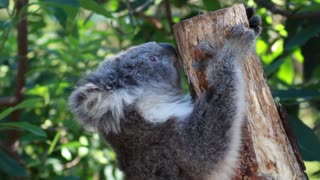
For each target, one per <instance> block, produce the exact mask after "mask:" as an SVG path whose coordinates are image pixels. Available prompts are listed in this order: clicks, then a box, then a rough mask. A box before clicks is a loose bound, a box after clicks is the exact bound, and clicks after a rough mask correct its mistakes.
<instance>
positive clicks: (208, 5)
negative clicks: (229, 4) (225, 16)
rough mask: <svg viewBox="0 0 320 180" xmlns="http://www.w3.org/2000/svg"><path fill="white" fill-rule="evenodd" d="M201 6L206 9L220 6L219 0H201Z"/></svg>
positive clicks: (214, 8)
mask: <svg viewBox="0 0 320 180" xmlns="http://www.w3.org/2000/svg"><path fill="white" fill-rule="evenodd" d="M203 7H204V8H206V10H207V11H215V10H218V9H220V8H221V5H220V2H219V1H212V0H203Z"/></svg>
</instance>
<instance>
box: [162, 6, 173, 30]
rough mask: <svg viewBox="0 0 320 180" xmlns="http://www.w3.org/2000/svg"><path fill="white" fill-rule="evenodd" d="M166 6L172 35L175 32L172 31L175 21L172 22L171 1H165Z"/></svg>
mask: <svg viewBox="0 0 320 180" xmlns="http://www.w3.org/2000/svg"><path fill="white" fill-rule="evenodd" d="M164 6H165V8H166V15H167V20H168V23H169V26H170V31H171V33H172V32H173V31H172V26H173V24H174V23H173V20H172V12H171V5H170V2H169V0H164Z"/></svg>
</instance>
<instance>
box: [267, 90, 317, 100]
mask: <svg viewBox="0 0 320 180" xmlns="http://www.w3.org/2000/svg"><path fill="white" fill-rule="evenodd" d="M272 95H273V97H279V98H280V99H281V100H286V99H293V98H294V99H295V98H318V97H320V90H306V89H290V90H278V91H275V92H273V93H272Z"/></svg>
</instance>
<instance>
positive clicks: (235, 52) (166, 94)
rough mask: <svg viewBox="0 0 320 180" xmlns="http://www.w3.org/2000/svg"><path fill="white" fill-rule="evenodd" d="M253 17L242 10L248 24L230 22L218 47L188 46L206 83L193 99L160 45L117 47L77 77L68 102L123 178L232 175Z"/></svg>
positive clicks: (193, 179) (256, 27)
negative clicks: (97, 136)
mask: <svg viewBox="0 0 320 180" xmlns="http://www.w3.org/2000/svg"><path fill="white" fill-rule="evenodd" d="M253 14H254V11H253V9H251V8H249V9H247V15H248V19H249V22H250V26H249V28H247V27H245V26H244V25H243V24H238V25H235V26H234V27H232V28H231V30H230V37H229V39H228V40H227V42H226V43H225V44H224V45H223V47H220V48H219V50H218V48H217V47H213V46H212V45H210V44H209V43H207V42H199V44H198V45H197V46H195V47H194V48H193V49H192V54H193V58H194V61H195V62H196V63H198V64H199V63H200V64H202V65H201V66H199V67H197V68H200V69H201V68H205V70H206V71H205V72H206V77H207V80H208V89H207V90H206V91H204V92H203V93H202V94H201V95H200V96H199V97H198V98H197V99H196V100H194V101H193V100H191V98H190V96H189V95H185V94H184V92H183V89H182V86H181V83H180V69H181V68H180V63H179V60H178V56H177V52H176V50H175V48H174V47H173V46H171V45H170V44H166V43H156V42H148V43H145V44H141V45H138V46H135V47H132V48H130V49H128V50H127V51H123V52H120V53H119V54H118V55H116V56H114V57H111V58H108V59H106V60H105V61H103V62H102V63H101V64H100V66H99V67H98V68H97V69H96V70H94V71H93V72H92V73H90V74H89V75H87V76H85V77H84V78H83V79H82V80H80V81H79V83H78V87H77V88H76V89H75V90H74V91H73V92H72V94H71V96H70V98H69V107H70V109H71V111H72V112H73V113H74V115H75V117H76V119H77V120H78V121H79V122H80V123H81V124H82V125H83V126H85V127H89V128H92V129H95V130H96V131H97V132H99V134H100V135H101V136H102V137H103V138H104V139H105V140H106V142H107V143H108V144H109V145H110V146H111V147H112V148H113V150H114V151H115V153H116V155H117V159H118V162H119V168H120V169H121V170H122V171H123V172H124V173H125V178H126V179H128V180H207V179H217V180H224V179H231V178H232V175H233V174H234V170H235V168H237V164H238V161H239V160H238V157H239V153H240V151H241V126H242V124H243V121H244V109H245V108H246V100H245V80H244V75H243V73H242V69H241V61H243V59H245V58H246V56H247V55H248V54H249V53H251V52H252V51H253V49H254V48H253V47H254V44H255V39H256V37H257V35H258V34H259V32H260V18H259V17H258V16H253ZM203 64H204V65H203Z"/></svg>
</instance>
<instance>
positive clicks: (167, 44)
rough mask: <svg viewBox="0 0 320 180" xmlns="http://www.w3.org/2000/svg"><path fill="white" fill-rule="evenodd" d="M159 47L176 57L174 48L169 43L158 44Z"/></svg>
mask: <svg viewBox="0 0 320 180" xmlns="http://www.w3.org/2000/svg"><path fill="white" fill-rule="evenodd" d="M158 44H159V46H161V47H162V48H164V49H166V50H168V51H169V52H170V53H172V54H173V55H174V56H177V51H176V48H174V47H173V46H172V45H171V44H169V43H158Z"/></svg>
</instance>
